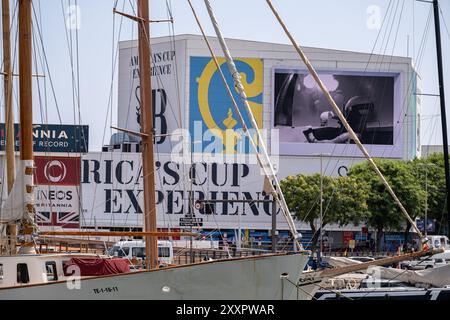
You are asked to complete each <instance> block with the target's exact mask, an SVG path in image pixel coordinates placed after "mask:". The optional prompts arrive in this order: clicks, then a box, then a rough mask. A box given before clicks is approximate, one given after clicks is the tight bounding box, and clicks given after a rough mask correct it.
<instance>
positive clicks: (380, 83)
mask: <svg viewBox="0 0 450 320" xmlns="http://www.w3.org/2000/svg"><path fill="white" fill-rule="evenodd" d="M319 76H320V78H321V79H322V81H323V82H324V84H325V86H326V87H327V88H328V90H329V91H330V93H331V96H332V97H333V98H334V100H335V101H336V103H337V105H338V106H339V108H340V110H341V112H342V113H343V115H344V116H345V118H346V120H347V122H348V123H349V124H350V126H351V127H352V129H353V130H354V131H355V133H356V134H357V136H358V137H359V139H360V140H361V142H362V143H363V144H364V145H365V146H366V147H367V148H368V150H369V152H370V153H371V155H373V156H378V157H383V156H385V157H397V156H402V149H401V145H402V141H401V131H400V128H401V126H395V123H396V122H397V121H396V119H399V113H400V109H401V106H402V97H400V90H399V86H400V81H399V76H398V74H394V73H368V72H367V73H357V72H326V71H321V72H319ZM274 89H275V90H274V95H273V107H274V112H273V115H274V116H273V125H274V128H276V129H278V130H279V137H280V154H285V155H313V154H318V153H323V152H328V153H330V152H332V151H334V155H340V156H358V155H361V153H359V152H358V151H357V150H356V145H355V144H354V141H353V140H352V139H351V138H350V135H349V133H348V132H347V130H346V129H345V128H344V126H343V124H342V123H341V121H340V120H339V118H338V117H337V115H336V114H335V113H334V112H333V110H332V108H331V105H330V104H329V102H328V101H327V99H326V98H325V96H324V95H323V93H322V92H321V90H320V88H319V87H318V86H317V84H316V83H315V81H314V79H313V78H312V77H311V76H310V75H309V74H308V73H307V72H306V71H305V70H300V69H283V68H276V69H275V70H274Z"/></svg>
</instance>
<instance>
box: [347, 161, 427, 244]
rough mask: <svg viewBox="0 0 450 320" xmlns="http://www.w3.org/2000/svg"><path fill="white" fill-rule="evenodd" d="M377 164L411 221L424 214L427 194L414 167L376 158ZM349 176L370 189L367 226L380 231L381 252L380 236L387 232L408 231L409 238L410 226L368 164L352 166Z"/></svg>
mask: <svg viewBox="0 0 450 320" xmlns="http://www.w3.org/2000/svg"><path fill="white" fill-rule="evenodd" d="M375 163H376V164H377V166H378V167H379V169H380V170H381V172H382V173H383V175H384V176H385V177H386V180H387V181H388V182H389V184H390V185H391V187H392V189H393V190H394V192H395V193H396V195H397V197H398V198H399V200H400V201H401V202H402V204H403V206H404V207H405V208H406V210H407V211H408V213H409V215H410V216H411V218H412V219H414V218H415V217H417V216H419V215H420V214H421V213H422V212H423V208H424V199H425V192H424V190H423V188H422V186H421V183H420V181H419V180H418V179H417V178H416V176H415V175H414V173H413V170H411V168H412V166H411V165H410V164H409V163H407V162H405V161H400V160H388V159H376V160H375ZM349 177H353V178H354V179H357V180H358V181H361V182H363V183H365V184H366V185H367V186H368V188H369V189H368V199H367V205H368V209H369V212H370V214H369V215H368V219H367V224H368V225H369V226H370V227H373V228H375V229H376V231H377V243H378V249H379V250H381V249H382V243H381V237H382V235H383V232H384V231H387V230H397V231H398V230H401V229H402V228H405V229H404V230H405V236H406V237H407V236H408V233H409V229H410V228H411V225H410V224H408V223H407V220H406V218H405V217H404V216H403V214H402V213H401V211H400V208H399V207H398V206H397V204H396V203H395V202H394V200H393V199H392V197H391V195H390V194H389V193H388V191H387V190H386V188H385V186H384V185H383V183H382V182H381V179H380V178H379V177H378V176H377V175H376V174H375V172H374V170H373V169H372V168H371V167H370V165H369V164H368V163H367V162H362V163H359V164H356V165H354V166H352V167H351V168H350V170H349Z"/></svg>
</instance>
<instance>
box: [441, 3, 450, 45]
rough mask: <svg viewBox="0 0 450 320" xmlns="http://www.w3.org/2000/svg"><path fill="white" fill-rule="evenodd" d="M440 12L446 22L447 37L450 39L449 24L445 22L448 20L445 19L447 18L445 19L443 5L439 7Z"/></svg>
mask: <svg viewBox="0 0 450 320" xmlns="http://www.w3.org/2000/svg"><path fill="white" fill-rule="evenodd" d="M439 11H440V12H441V16H442V21H443V22H444V27H445V31H446V32H447V37H448V38H449V39H450V32H449V30H448V27H447V22H446V21H445V20H446V19H445V17H444V12H442V8H441V5H439Z"/></svg>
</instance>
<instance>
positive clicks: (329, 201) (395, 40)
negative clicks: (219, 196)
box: [314, 0, 405, 235]
mask: <svg viewBox="0 0 450 320" xmlns="http://www.w3.org/2000/svg"><path fill="white" fill-rule="evenodd" d="M398 4H399V2H397V8H398ZM404 6H405V0H403V4H402V8H401V12H400V17H399V20H398V24H397V30H396V34H395V38H394V43H393V46H392V52H391V57H390V61H389V67H388V70H390V67H391V64H392V61H393V54H394V50H395V46H396V43H397V38H398V33H399V29H400V24H401V20H402V16H403V11H404ZM397 8H396V12H397ZM395 17H396V13H395V14H394V18H393V20H392V26H393V25H394V24H393V22H394V19H395ZM392 26H391V30H390V32H389V35H388V40H387V41H386V47H385V52H384V53H383V56H382V59H384V56H385V54H386V50H387V48H388V43H389V38H390V35H391V32H392ZM382 63H383V62H381V63H380V70H381V65H382ZM366 66H368V64H367V65H366ZM366 70H367V68H366ZM385 150H386V148H385ZM355 151H356V150H355ZM336 187H337V186H336ZM335 191H336V190H335V189H334V190H333V192H332V195H331V198H330V199H329V200H328V202H327V206H326V208H325V212H324V213H323V216H322V217H325V215H326V213H327V212H328V210H327V209H328V208H329V206H330V205H331V201H332V200H333V196H334V194H335ZM316 205H317V204H316ZM322 228H323V226H319V230H321V229H322ZM316 232H318V230H317V231H316ZM316 232H315V233H314V235H315V234H316Z"/></svg>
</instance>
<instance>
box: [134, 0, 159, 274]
mask: <svg viewBox="0 0 450 320" xmlns="http://www.w3.org/2000/svg"><path fill="white" fill-rule="evenodd" d="M137 2H138V16H139V19H140V21H139V74H140V86H141V88H140V97H141V133H142V171H143V176H144V177H143V178H144V228H145V231H150V232H155V231H157V230H156V200H155V175H154V173H155V162H154V159H153V106H152V85H151V75H150V72H151V67H150V27H149V1H148V0H137ZM145 256H146V259H145V260H146V261H145V264H146V267H147V269H154V268H156V267H157V266H158V240H157V238H155V237H145Z"/></svg>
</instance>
